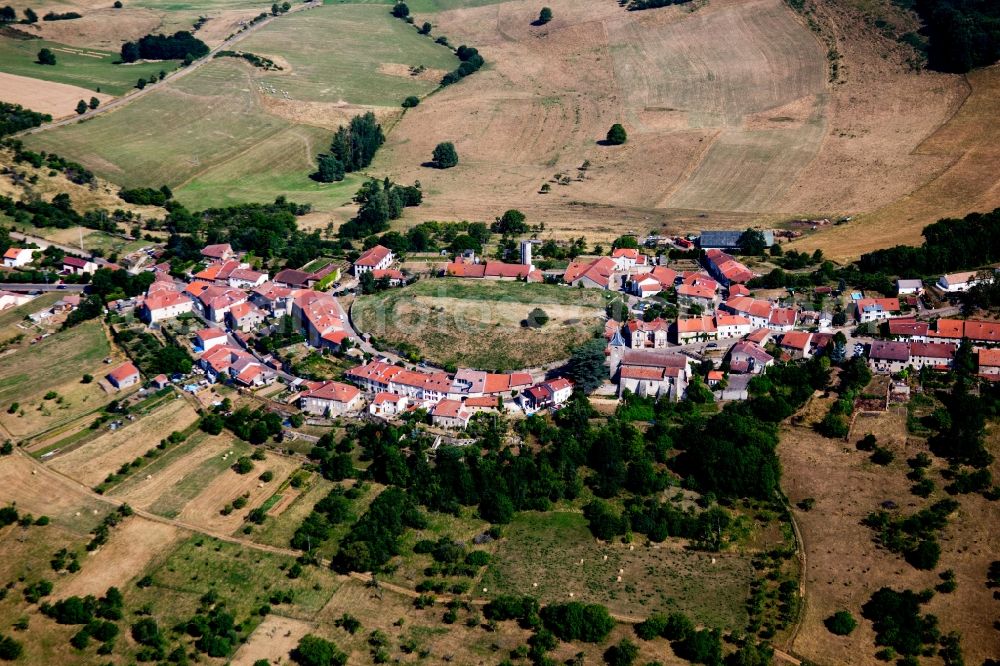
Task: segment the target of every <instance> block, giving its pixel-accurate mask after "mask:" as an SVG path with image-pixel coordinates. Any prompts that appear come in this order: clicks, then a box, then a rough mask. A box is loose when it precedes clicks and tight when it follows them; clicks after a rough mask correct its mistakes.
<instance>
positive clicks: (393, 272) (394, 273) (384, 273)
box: [372, 268, 403, 280]
mask: <svg viewBox="0 0 1000 666" xmlns="http://www.w3.org/2000/svg"><path fill="white" fill-rule="evenodd" d="M372 277H373V278H375V279H376V280H381V279H382V278H389V279H390V280H402V279H403V271H400V270H397V269H395V268H384V269H381V270H377V271H372Z"/></svg>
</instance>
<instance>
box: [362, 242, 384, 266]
mask: <svg viewBox="0 0 1000 666" xmlns="http://www.w3.org/2000/svg"><path fill="white" fill-rule="evenodd" d="M391 253H392V250H390V249H389V248H387V247H383V246H382V245H376V246H375V247H373V248H371V249H369V250H365V251H364V252H362V253H361V256H360V257H358V260H357V261H355V262H354V265H355V266H378V265H379V263H380V262H381V261H382V260H383V259H385V258H386V257H388V256H389V254H391Z"/></svg>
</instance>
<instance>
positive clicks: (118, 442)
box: [51, 398, 198, 487]
mask: <svg viewBox="0 0 1000 666" xmlns="http://www.w3.org/2000/svg"><path fill="white" fill-rule="evenodd" d="M197 419H198V414H197V413H196V412H195V411H194V409H193V408H192V407H191V406H190V405H189V404H188V402H187V401H186V400H182V399H179V398H178V399H176V400H169V401H168V402H167V403H166V404H164V405H163V406H162V407H160V408H159V409H157V410H156V411H154V412H153V413H152V414H148V415H146V416H143V417H142V418H140V419H139V420H137V421H135V422H132V423H126V425H125V426H123V427H122V428H119V429H118V430H115V431H113V432H109V433H107V434H105V435H103V436H101V437H98V438H97V439H95V440H93V441H91V442H88V443H87V444H84V445H83V446H81V447H80V448H78V449H74V450H73V451H71V452H69V453H67V454H66V455H64V456H57V457H55V458H53V459H52V462H51V465H52V468H53V469H56V470H58V471H60V472H62V473H63V474H66V475H67V476H71V477H73V478H74V479H76V480H77V481H79V482H80V483H82V484H84V485H87V486H90V487H93V486H96V485H97V484H99V483H100V482H101V481H103V480H104V478H105V477H106V476H108V475H109V474H112V473H114V472H115V471H116V470H117V469H118V468H119V467H121V466H122V465H124V464H127V463H130V462H132V461H133V460H135V459H136V458H139V457H141V456H142V454H143V453H145V452H146V451H148V450H150V449H153V448H155V447H156V445H157V444H159V443H160V440H162V439H164V438H165V437H167V436H168V435H169V434H170V433H171V432H174V431H175V430H176V431H180V430H184V429H185V428H187V427H188V426H189V425H191V424H192V423H194V422H195V421H196V420H197Z"/></svg>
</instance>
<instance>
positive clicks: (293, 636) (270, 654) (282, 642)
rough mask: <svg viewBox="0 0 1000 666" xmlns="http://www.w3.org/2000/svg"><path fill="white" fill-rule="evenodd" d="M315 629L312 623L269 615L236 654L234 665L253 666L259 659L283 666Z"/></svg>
mask: <svg viewBox="0 0 1000 666" xmlns="http://www.w3.org/2000/svg"><path fill="white" fill-rule="evenodd" d="M313 629H314V626H313V624H312V623H311V622H303V621H302V620H293V619H292V618H288V617H281V616H280V615H274V614H271V615H268V616H267V618H265V619H264V621H263V622H261V623H260V625H258V626H257V628H256V629H254V632H253V633H252V634H250V638H249V640H247V642H246V643H244V644H243V646H242V647H241V648H240V649H239V651H238V652H237V653H236V656H235V657H234V658H233V661H232V664H233V666H252V665H253V664H254V663H255V662H257V660H259V659H266V660H268V663H272V664H283V663H285V662H286V660H287V659H288V654H289V653H290V652H291V651H292V650H293V649H294V648H295V646H296V645H298V644H299V640H300V639H301V638H302V637H303V636H305V635H306V634H308V633H310V632H312V631H313Z"/></svg>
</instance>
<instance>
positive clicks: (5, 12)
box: [0, 5, 17, 23]
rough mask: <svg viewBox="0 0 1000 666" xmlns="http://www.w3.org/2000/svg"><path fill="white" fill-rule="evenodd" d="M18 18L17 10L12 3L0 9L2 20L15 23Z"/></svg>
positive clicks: (0, 20) (0, 18)
mask: <svg viewBox="0 0 1000 666" xmlns="http://www.w3.org/2000/svg"><path fill="white" fill-rule="evenodd" d="M16 20H17V10H15V9H14V8H13V7H11V6H10V5H7V6H6V7H4V8H3V9H0V22H2V23H13V22H14V21H16Z"/></svg>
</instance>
